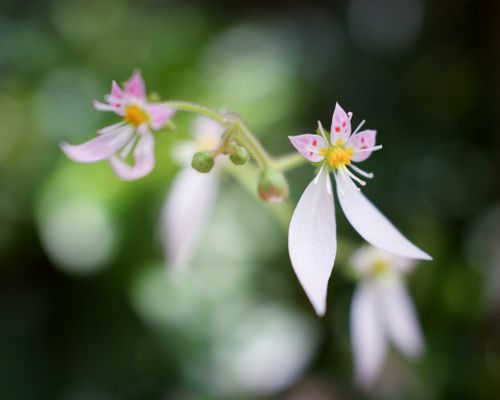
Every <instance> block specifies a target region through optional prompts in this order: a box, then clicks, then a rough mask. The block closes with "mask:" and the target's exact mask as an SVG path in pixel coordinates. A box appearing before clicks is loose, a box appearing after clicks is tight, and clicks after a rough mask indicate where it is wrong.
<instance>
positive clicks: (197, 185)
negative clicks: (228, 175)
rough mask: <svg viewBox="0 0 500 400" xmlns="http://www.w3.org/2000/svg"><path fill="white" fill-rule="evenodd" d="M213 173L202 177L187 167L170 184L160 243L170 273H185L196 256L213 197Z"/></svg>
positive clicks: (216, 178)
mask: <svg viewBox="0 0 500 400" xmlns="http://www.w3.org/2000/svg"><path fill="white" fill-rule="evenodd" d="M215 172H216V171H212V172H211V173H210V174H202V173H200V172H198V171H195V170H194V169H193V168H191V166H190V165H188V166H186V167H184V168H183V169H182V170H181V171H180V172H179V173H178V174H177V176H176V177H175V179H174V181H173V183H172V186H171V189H170V191H169V193H168V196H167V199H166V202H165V205H164V208H163V212H162V225H163V226H162V239H163V243H164V246H165V252H166V259H167V265H168V267H170V268H171V269H172V270H173V271H183V270H185V269H186V268H187V267H188V266H189V263H190V261H191V259H192V257H193V256H194V255H195V253H196V250H197V247H198V244H199V241H200V239H201V236H202V234H203V231H204V230H205V228H206V225H207V222H208V221H209V219H210V216H211V214H212V210H213V207H214V204H215V199H216V197H217V192H218V187H219V176H218V174H217V173H215Z"/></svg>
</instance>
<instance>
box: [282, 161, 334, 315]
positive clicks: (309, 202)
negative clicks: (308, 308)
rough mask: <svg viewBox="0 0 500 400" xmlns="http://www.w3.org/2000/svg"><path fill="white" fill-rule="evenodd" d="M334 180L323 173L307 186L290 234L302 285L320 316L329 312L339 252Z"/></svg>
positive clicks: (298, 275) (293, 255)
mask: <svg viewBox="0 0 500 400" xmlns="http://www.w3.org/2000/svg"><path fill="white" fill-rule="evenodd" d="M329 179H330V177H329V176H328V173H326V172H325V171H323V170H322V171H321V172H320V175H319V176H318V177H316V178H315V179H314V180H313V181H312V182H311V183H310V184H309V186H307V188H306V190H305V191H304V193H303V194H302V197H301V198H300V200H299V203H298V204H297V207H296V208H295V211H294V212H293V216H292V220H291V222H290V228H289V231H288V251H289V254H290V260H291V261H292V266H293V269H294V271H295V274H296V275H297V278H298V279H299V282H300V284H301V285H302V287H303V288H304V291H305V292H306V294H307V297H309V300H310V301H311V303H312V305H313V307H314V309H315V310H316V313H317V314H318V315H319V316H323V315H324V314H325V311H326V294H327V289H328V280H329V279H330V275H331V273H332V269H333V263H334V261H335V254H336V252H337V237H336V232H335V207H334V204H333V196H332V193H331V191H329V190H328V189H327V187H328V186H327V185H328V183H329V182H328V180H329Z"/></svg>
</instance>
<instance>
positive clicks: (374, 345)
mask: <svg viewBox="0 0 500 400" xmlns="http://www.w3.org/2000/svg"><path fill="white" fill-rule="evenodd" d="M378 295H379V293H378V290H377V287H376V286H375V285H374V284H373V283H372V282H364V283H361V284H360V285H359V286H358V287H357V288H356V290H355V292H354V296H353V299H352V303H351V343H352V351H353V356H354V369H355V376H356V381H357V383H358V384H359V385H361V386H362V387H363V388H365V389H369V388H370V387H371V386H372V385H373V383H374V382H375V379H376V378H377V376H378V374H379V372H380V370H381V369H382V367H383V363H384V359H385V355H386V352H387V344H386V339H385V336H384V327H383V325H382V323H383V322H382V319H381V318H380V317H381V316H380V312H381V311H383V310H381V309H380V301H379V298H378Z"/></svg>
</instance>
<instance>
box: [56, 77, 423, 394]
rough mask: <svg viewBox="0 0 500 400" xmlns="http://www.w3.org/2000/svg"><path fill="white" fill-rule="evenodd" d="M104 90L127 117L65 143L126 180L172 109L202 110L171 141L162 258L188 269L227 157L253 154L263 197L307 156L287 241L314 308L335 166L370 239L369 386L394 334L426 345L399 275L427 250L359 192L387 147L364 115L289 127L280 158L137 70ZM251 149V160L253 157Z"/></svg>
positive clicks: (366, 302)
mask: <svg viewBox="0 0 500 400" xmlns="http://www.w3.org/2000/svg"><path fill="white" fill-rule="evenodd" d="M105 100H106V102H105V103H102V102H98V101H96V102H94V107H95V108H96V109H97V110H100V111H111V112H113V113H115V114H117V115H118V116H119V117H120V118H121V121H120V122H117V123H115V124H113V125H111V126H108V127H106V128H103V129H101V130H99V131H98V132H97V133H98V135H97V137H96V138H94V139H91V140H89V141H88V142H86V143H83V144H80V145H70V144H66V143H65V144H62V145H61V148H62V150H63V151H64V152H65V153H66V155H67V156H68V157H69V158H71V159H73V160H75V161H79V162H84V163H89V162H96V161H101V160H109V162H110V164H111V167H112V168H113V170H114V171H115V173H116V174H117V175H118V176H119V177H120V178H121V179H124V180H135V179H138V178H141V177H144V176H145V175H147V174H149V173H150V172H151V171H152V170H153V167H154V165H155V156H154V138H153V132H157V131H160V130H162V129H163V128H164V127H166V126H167V125H168V124H169V121H170V120H171V119H172V117H173V116H174V114H175V112H176V111H185V112H194V113H196V114H199V115H201V116H202V117H200V118H199V119H198V120H197V121H196V124H195V127H194V129H193V131H194V138H193V140H190V141H186V142H183V143H181V144H180V145H179V146H176V148H175V152H174V157H175V158H176V159H177V160H178V161H179V163H180V164H181V165H182V168H181V170H180V172H179V173H178V175H177V176H176V177H175V179H174V181H173V184H172V187H171V189H170V191H169V193H168V196H167V199H166V201H165V206H164V210H163V213H162V226H163V236H164V242H165V248H166V258H167V260H168V264H169V265H170V266H171V267H172V268H173V269H174V270H182V269H185V268H186V266H188V265H189V262H190V258H191V256H192V255H193V253H194V252H195V251H196V246H197V243H198V241H199V239H200V235H201V232H202V230H203V227H204V226H205V225H206V223H207V221H208V220H209V217H210V213H211V210H212V208H213V205H214V204H215V201H216V197H217V193H218V188H219V173H220V172H221V171H222V170H230V169H231V168H233V167H232V166H231V168H227V167H229V166H230V164H234V165H236V166H240V165H244V164H247V168H248V169H252V168H253V171H254V172H255V173H254V174H250V175H248V176H253V177H255V176H259V178H258V182H257V185H255V187H256V189H257V193H258V196H259V197H260V199H261V200H262V201H266V202H279V201H282V200H283V199H284V198H286V197H287V195H288V183H287V180H286V178H285V176H284V172H285V171H286V170H287V169H290V168H293V167H295V166H297V165H300V164H301V163H303V162H307V161H309V162H310V163H311V164H312V165H313V166H315V167H316V168H317V173H316V176H315V177H314V179H313V180H312V181H311V182H310V183H309V185H308V186H307V187H306V189H305V190H304V192H303V194H302V196H301V198H300V200H299V202H298V204H297V206H296V208H295V211H294V212H293V215H292V217H291V221H290V225H289V234H288V248H289V254H290V259H291V263H292V266H293V269H294V271H295V273H296V275H297V277H298V279H299V281H300V283H301V285H302V287H303V288H304V291H305V293H306V294H307V296H308V298H309V300H310V302H311V303H312V305H313V307H314V309H315V311H316V313H317V314H318V315H320V316H322V315H324V313H325V311H326V295H327V287H328V281H329V279H330V275H331V273H332V270H333V266H334V262H335V256H336V252H337V235H336V222H335V205H334V198H333V192H334V189H333V187H332V181H331V179H330V174H331V175H332V176H333V178H334V182H335V188H336V190H335V191H336V192H337V198H338V201H339V204H340V207H341V208H342V210H343V212H344V214H345V216H346V217H347V220H348V221H349V222H350V224H351V225H352V226H353V227H354V229H355V230H356V231H357V232H358V233H359V235H360V236H361V237H362V238H363V239H364V240H365V241H366V242H368V243H369V244H371V245H372V246H373V247H371V248H363V249H361V250H359V251H358V252H356V253H355V254H354V255H353V257H352V260H351V264H352V265H353V268H354V270H355V272H356V276H357V278H358V279H359V285H358V287H357V289H356V291H355V293H354V297H353V301H352V306H351V336H352V343H353V349H354V361H355V369H356V376H357V379H358V381H359V383H360V384H361V385H363V386H364V387H369V386H370V385H371V384H372V383H373V381H374V380H375V378H376V376H377V374H378V372H379V370H380V368H381V366H382V363H383V360H384V357H385V353H386V348H387V342H388V340H390V341H392V342H394V343H395V345H396V346H397V347H398V348H399V349H400V350H401V351H402V352H403V353H405V354H406V355H407V356H410V357H413V356H416V355H418V354H419V353H420V352H421V350H422V348H423V345H422V343H423V341H422V339H421V334H420V330H419V326H418V322H417V317H416V313H415V311H414V308H413V305H412V303H411V300H410V297H409V295H408V293H407V291H406V289H405V286H404V285H403V283H402V275H403V273H405V272H408V271H409V269H410V268H411V267H412V265H413V262H412V261H409V260H411V259H421V260H431V257H430V256H429V255H428V254H427V253H425V252H424V251H422V250H421V249H419V248H418V247H417V246H415V245H414V244H413V243H411V242H410V241H409V240H408V239H406V237H404V236H403V235H402V234H401V233H400V232H399V231H398V230H397V229H396V228H395V227H394V225H392V223H391V222H390V221H389V220H388V219H387V218H386V217H385V216H384V215H383V214H382V213H381V212H380V211H379V210H378V209H377V208H376V207H375V206H374V205H373V204H372V203H371V202H370V201H369V200H368V199H367V198H366V197H365V196H364V195H363V193H361V190H360V186H365V185H366V181H365V180H364V179H372V178H373V173H370V172H366V171H365V170H363V169H361V168H360V167H358V166H357V164H358V163H360V162H363V161H365V160H366V159H368V158H369V157H370V155H371V154H372V153H373V152H374V151H377V150H380V149H381V148H382V146H381V145H377V144H376V132H375V131H374V130H370V129H365V130H361V128H362V127H363V125H364V122H365V121H362V122H361V123H360V124H359V125H358V127H357V128H356V129H355V130H354V131H352V128H351V120H352V117H353V114H352V113H350V112H349V113H346V112H345V111H344V110H343V109H342V107H341V106H340V105H339V104H337V105H336V106H335V110H334V112H333V117H332V123H331V127H330V131H329V132H328V131H327V130H325V129H324V128H323V126H322V124H321V122H318V128H317V131H316V132H315V133H306V134H302V135H297V136H289V139H290V141H291V143H292V145H293V146H294V147H295V149H296V150H297V151H298V152H299V154H298V155H297V154H292V155H289V156H286V157H282V158H280V159H275V158H273V157H271V156H270V155H269V154H268V153H267V152H266V151H265V149H264V148H263V147H262V145H261V144H260V142H259V141H258V140H257V139H256V137H255V136H254V135H253V134H252V132H251V131H250V129H249V128H248V127H247V126H246V125H245V123H244V122H243V120H242V119H241V118H240V117H239V116H237V115H235V114H229V113H219V112H217V111H214V110H211V109H208V108H206V107H203V106H200V105H197V104H194V103H188V102H182V101H169V102H151V101H148V99H147V97H146V92H145V85H144V81H143V79H142V76H141V74H140V73H139V72H135V73H134V74H133V75H132V76H131V77H130V79H129V80H128V81H127V82H125V84H124V86H123V88H122V87H120V86H119V85H118V84H117V83H116V82H113V83H112V85H111V92H110V93H109V94H108V95H107V96H105ZM222 156H227V158H223V157H222ZM249 159H252V161H254V163H247V161H248V160H249ZM248 164H251V165H248ZM233 169H234V168H233ZM208 172H211V173H210V174H209V173H208ZM186 221H189V223H186Z"/></svg>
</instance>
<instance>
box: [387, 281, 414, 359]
mask: <svg viewBox="0 0 500 400" xmlns="http://www.w3.org/2000/svg"><path fill="white" fill-rule="evenodd" d="M381 285H382V287H381V290H380V298H381V302H382V304H383V309H384V323H385V327H386V332H387V334H388V335H389V337H390V338H391V339H392V340H393V342H394V344H395V345H396V346H397V347H398V348H399V349H400V350H401V351H402V352H403V353H404V354H405V355H406V356H408V357H417V356H419V355H420V354H421V353H422V351H423V347H424V346H423V340H422V333H421V331H420V325H419V323H418V318H417V314H416V311H415V307H414V306H413V302H412V300H411V297H410V295H409V293H408V291H407V289H406V287H405V286H404V284H403V283H402V282H401V281H400V280H398V279H391V280H390V281H384V282H381Z"/></svg>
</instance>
